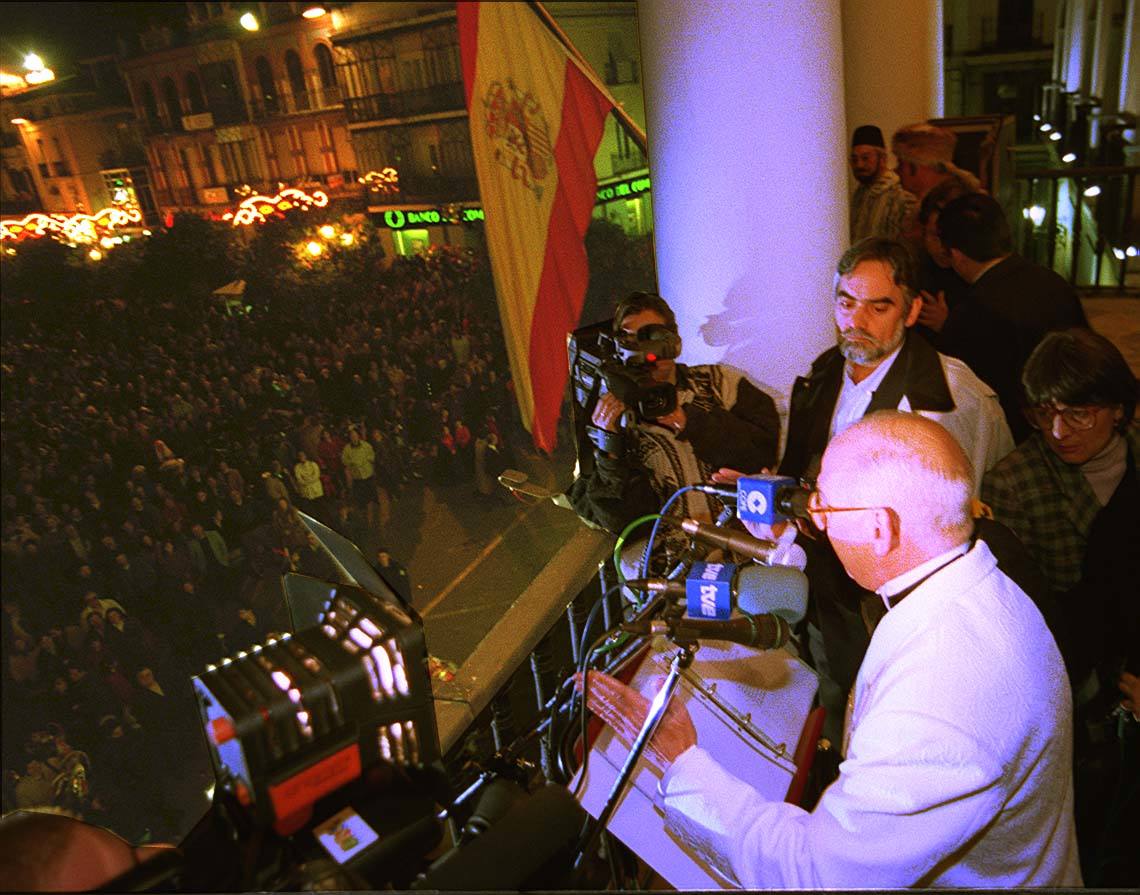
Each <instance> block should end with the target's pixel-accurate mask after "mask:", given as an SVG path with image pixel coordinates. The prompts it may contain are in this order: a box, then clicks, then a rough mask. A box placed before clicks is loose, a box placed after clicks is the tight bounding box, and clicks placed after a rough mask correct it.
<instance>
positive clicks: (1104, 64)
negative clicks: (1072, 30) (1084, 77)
mask: <svg viewBox="0 0 1140 895" xmlns="http://www.w3.org/2000/svg"><path fill="white" fill-rule="evenodd" d="M1115 5H1116V3H1115V2H1114V0H1096V26H1095V28H1094V30H1093V34H1092V78H1091V80H1090V83H1089V93H1091V94H1092V95H1093V96H1096V97H1099V98H1100V99H1101V101H1102V102H1104V103H1105V105H1107V106H1109V107H1111V104H1112V101H1113V100H1114V99H1115V97H1112V98H1109V97H1106V96H1105V95H1104V87H1105V79H1106V78H1107V77H1108V54H1109V53H1110V52H1111V50H1112V9H1113V7H1114V6H1115Z"/></svg>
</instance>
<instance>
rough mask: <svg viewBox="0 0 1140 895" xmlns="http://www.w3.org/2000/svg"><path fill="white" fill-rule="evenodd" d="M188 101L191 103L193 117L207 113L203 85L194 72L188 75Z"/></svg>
mask: <svg viewBox="0 0 1140 895" xmlns="http://www.w3.org/2000/svg"><path fill="white" fill-rule="evenodd" d="M186 99H187V100H188V101H189V103H190V114H191V115H199V114H201V113H202V112H205V111H206V99H205V97H203V96H202V84H201V82H199V80H198V76H197V75H196V74H194V72H190V73H189V74H188V75H186Z"/></svg>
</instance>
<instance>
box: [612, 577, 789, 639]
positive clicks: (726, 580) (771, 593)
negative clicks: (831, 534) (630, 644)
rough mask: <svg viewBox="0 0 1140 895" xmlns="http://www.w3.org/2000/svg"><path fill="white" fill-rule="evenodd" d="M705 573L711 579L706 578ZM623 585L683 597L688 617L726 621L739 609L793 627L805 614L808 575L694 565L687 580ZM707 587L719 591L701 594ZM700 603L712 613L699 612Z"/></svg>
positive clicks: (639, 581)
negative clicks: (780, 621) (713, 569)
mask: <svg viewBox="0 0 1140 895" xmlns="http://www.w3.org/2000/svg"><path fill="white" fill-rule="evenodd" d="M716 566H719V567H721V571H719V572H718V571H713V572H711V573H710V571H709V570H710V567H716ZM708 574H711V575H712V577H705V576H706V575H708ZM626 585H627V586H628V587H632V588H635V589H638V590H644V591H648V592H649V593H652V594H663V595H664V596H666V597H685V598H686V601H687V603H688V610H689V614H690V615H692V616H695V617H698V618H720V619H727V618H728V617H729V615H730V613H731V611H732V610H733V609H739V610H740V611H741V612H745V613H748V614H749V615H759V614H766V613H771V614H772V615H778V616H780V617H781V618H783V619H784V620H785V621H787V622H789V623H790V624H793V625H794V624H797V623H798V622H799V621H801V620H802V619H803V617H804V615H805V614H806V613H807V600H808V580H807V576H806V575H804V573H803V572H801V571H800V570H799V569H794V568H789V567H788V566H758V565H755V564H749V565H746V566H741V567H737V566H734V565H732V564H731V563H695V564H694V565H693V569H692V571H690V573H689V577H688V578H687V579H683V580H669V579H667V578H631V579H629V580H627V581H626ZM710 585H711V586H713V587H715V588H716V589H717V591H719V593H717V594H716V595H715V596H714V595H713V593H712V591H709V590H705V591H704V593H703V594H702V592H701V588H708V587H710ZM702 597H703V600H702ZM702 604H703V606H704V607H705V608H707V609H711V610H713V611H712V612H702V611H701V608H702Z"/></svg>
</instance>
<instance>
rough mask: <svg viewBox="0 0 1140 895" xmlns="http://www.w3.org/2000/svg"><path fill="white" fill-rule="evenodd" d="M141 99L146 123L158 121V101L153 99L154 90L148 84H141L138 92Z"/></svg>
mask: <svg viewBox="0 0 1140 895" xmlns="http://www.w3.org/2000/svg"><path fill="white" fill-rule="evenodd" d="M139 94H140V95H141V97H142V106H143V114H144V115H145V116H146V120H147V121H157V120H158V101H157V100H155V98H154V89H153V88H152V87H151V86H150V84H147V83H143V85H142V87H141V88H140V90H139Z"/></svg>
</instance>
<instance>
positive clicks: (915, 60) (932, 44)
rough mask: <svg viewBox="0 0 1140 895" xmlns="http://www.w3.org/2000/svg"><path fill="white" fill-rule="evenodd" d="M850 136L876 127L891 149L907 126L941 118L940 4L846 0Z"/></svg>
mask: <svg viewBox="0 0 1140 895" xmlns="http://www.w3.org/2000/svg"><path fill="white" fill-rule="evenodd" d="M841 7H842V11H843V73H844V78H845V88H844V94H845V98H846V105H847V137H848V139H850V137H851V133H852V131H854V129H855V128H857V127H858V126H859V125H861V124H876V125H878V126H879V128H880V129H881V130H882V131H883V136H884V137H885V138H886V142H887V146H888V147H890V144H891V134H893V133H894V132H895V131H896V130H898V129H899V128H900V127H902V126H903V125H906V124H913V123H914V122H916V121H925V120H926V119H927V118H940V117H941V116H942V107H943V96H944V92H943V83H942V82H943V66H942V3H941V0H842V2H841Z"/></svg>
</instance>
